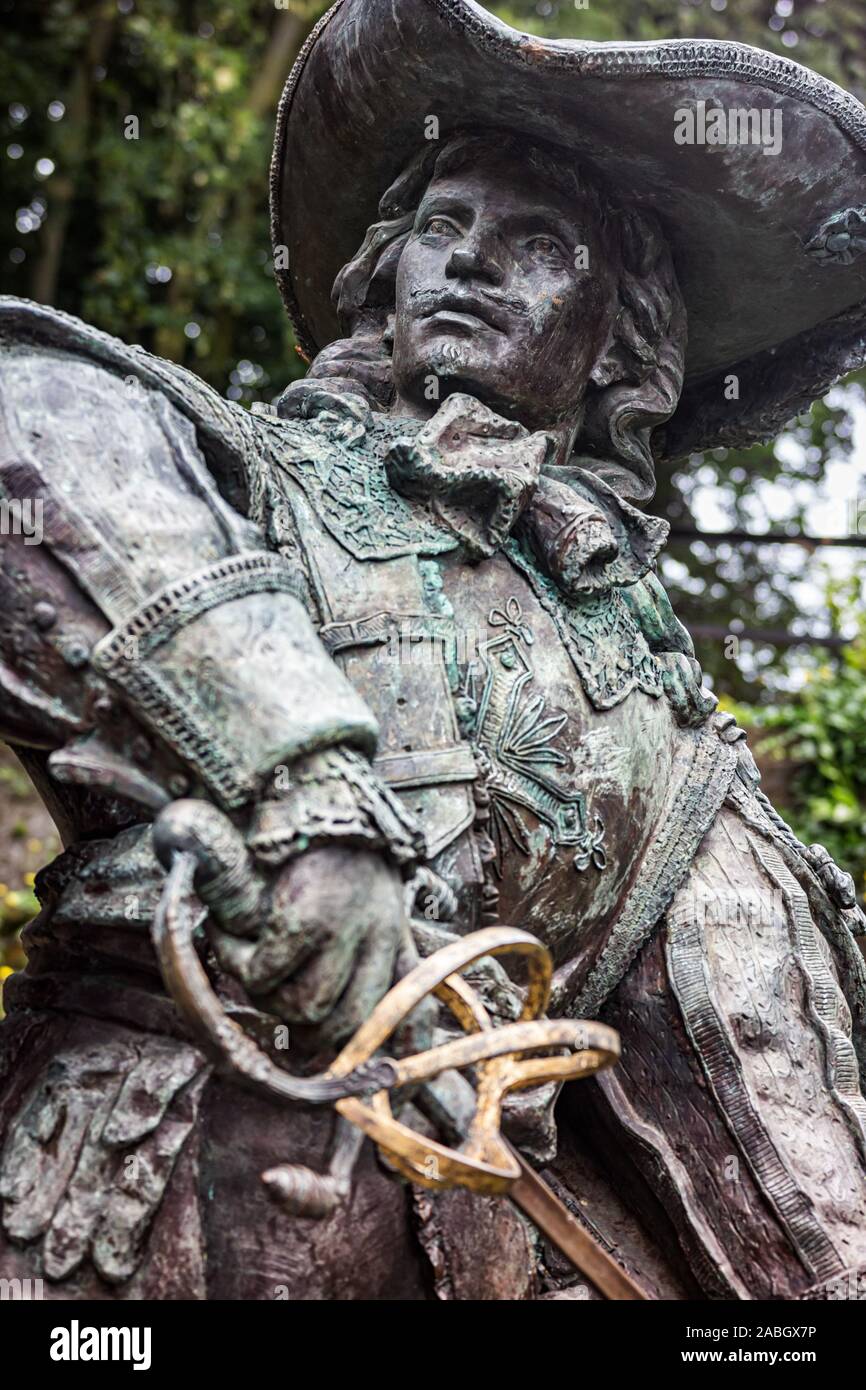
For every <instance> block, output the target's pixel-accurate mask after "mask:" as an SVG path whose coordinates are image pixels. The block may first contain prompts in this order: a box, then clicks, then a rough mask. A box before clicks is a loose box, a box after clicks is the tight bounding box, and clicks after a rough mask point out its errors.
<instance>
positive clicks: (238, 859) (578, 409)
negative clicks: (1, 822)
mask: <svg viewBox="0 0 866 1390" xmlns="http://www.w3.org/2000/svg"><path fill="white" fill-rule="evenodd" d="M864 174H866V110H864V108H863V107H862V106H861V105H859V103H858V102H857V101H855V100H854V99H853V98H851V97H849V96H848V95H846V94H845V93H844V92H842V91H841V90H839V89H838V88H837V87H835V86H834V85H833V84H831V83H830V82H827V81H825V80H824V79H822V78H821V77H818V76H816V75H814V74H813V73H811V72H808V71H806V70H805V69H803V68H801V67H799V66H798V65H797V64H796V63H793V62H791V61H789V60H787V59H782V58H778V57H774V56H772V55H770V54H768V53H764V52H761V51H759V50H756V49H753V48H749V47H746V46H744V45H739V44H735V43H718V42H715V41H708V40H693V41H688V42H685V41H684V42H679V41H670V42H663V43H636V44H594V43H571V42H547V41H544V40H542V39H538V38H533V37H530V36H527V35H525V34H520V33H517V32H515V31H513V30H511V29H509V28H507V27H505V26H503V25H502V24H501V23H499V22H498V21H497V20H495V19H494V18H492V17H491V16H490V15H488V14H487V13H486V12H485V11H484V10H483V9H482V8H481V7H480V6H479V5H478V4H475V3H472V0H400V3H399V4H394V3H393V0H338V3H337V4H336V5H335V6H334V7H333V9H332V10H331V11H330V12H329V13H328V14H327V15H326V16H325V18H324V19H323V20H322V22H321V23H320V24H319V25H318V27H317V28H316V30H315V31H314V32H313V34H312V36H311V38H310V40H309V42H308V44H307V46H306V47H305V49H304V51H303V53H302V55H301V57H300V59H299V61H298V63H297V65H296V67H295V70H294V72H293V73H292V75H291V77H290V79H289V82H288V85H287V87H286V91H285V94H284V96H283V100H282V103H281V106H280V110H279V117H278V122H277V135H276V147H275V152H274V160H273V168H272V184H271V189H272V211H273V236H274V263H275V267H276V270H277V278H278V281H279V285H280V289H281V292H282V294H283V297H284V300H285V303H286V307H287V309H288V311H289V314H290V315H291V318H292V321H293V323H294V326H295V330H296V333H297V337H298V341H299V343H300V344H301V347H302V349H303V351H304V352H305V353H306V354H307V356H308V358H309V360H310V364H311V365H310V369H309V373H308V375H307V377H306V379H304V380H303V381H301V382H297V383H295V384H294V385H292V386H291V387H290V388H289V389H288V390H287V391H286V392H285V394H284V395H283V397H282V398H281V400H280V402H279V406H278V409H277V411H276V413H273V412H272V413H270V414H269V413H267V412H266V411H265V412H262V413H258V414H255V413H249V412H247V411H245V410H243V409H242V408H240V407H239V406H236V405H233V404H231V403H229V402H227V401H225V400H223V399H222V398H220V397H219V396H218V395H216V394H215V393H214V392H213V391H212V390H210V389H209V388H208V387H206V386H205V385H204V384H203V383H202V382H200V381H199V380H197V379H196V378H195V377H194V376H193V375H192V374H190V373H189V372H187V371H185V370H183V369H181V368H180V367H177V366H175V365H173V364H171V363H169V362H165V361H161V360H159V359H156V358H154V357H152V356H150V355H149V354H147V353H146V352H144V351H143V350H141V349H140V348H135V347H126V346H124V345H123V344H122V343H121V342H119V341H116V340H115V339H113V338H109V337H108V336H106V335H104V334H102V333H100V332H98V331H96V330H94V329H91V328H89V327H87V326H86V325H84V324H82V323H80V322H78V321H76V320H74V319H71V318H69V317H68V316H66V315H64V314H62V313H59V312H56V311H54V310H52V309H49V308H46V307H42V306H38V305H35V304H31V303H28V302H25V301H20V300H4V301H3V302H2V306H0V352H2V356H3V371H2V378H0V499H2V503H3V506H4V508H5V515H6V516H7V517H12V518H15V517H18V518H19V520H22V521H23V520H24V519H29V521H30V522H31V523H32V524H31V525H29V526H25V525H23V524H22V525H19V526H8V527H6V534H4V535H3V537H2V540H0V611H2V620H0V734H2V736H3V737H4V738H5V739H6V740H7V741H8V742H9V743H10V744H11V745H12V746H13V747H14V748H15V750H16V751H17V753H18V756H19V757H20V759H21V761H22V762H23V764H24V766H25V767H26V769H27V771H28V772H29V774H30V776H31V778H32V780H33V782H34V783H35V785H36V787H37V788H38V790H39V792H40V794H41V795H42V796H43V798H44V800H45V802H46V805H47V806H48V808H49V809H50V811H51V813H52V815H53V816H54V818H55V820H56V823H57V825H58V827H59V829H60V832H61V834H62V838H63V843H64V845H65V849H64V851H63V853H62V854H61V855H60V857H59V858H58V859H57V860H56V861H55V862H54V863H52V864H51V865H49V866H48V867H47V868H46V869H45V870H44V871H43V872H42V873H41V875H40V876H39V879H38V885H37V886H38V894H39V898H40V903H41V907H42V910H41V912H40V914H39V916H38V917H37V918H36V920H35V921H34V922H33V923H32V924H31V926H30V927H29V928H28V930H27V932H26V950H27V955H28V965H27V968H26V970H24V971H23V972H22V973H21V974H20V975H18V976H16V977H14V978H13V979H12V980H10V982H9V984H8V985H7V990H6V997H7V1006H8V1017H7V1019H6V1021H5V1022H4V1023H3V1025H2V1029H0V1041H2V1053H0V1076H2V1090H0V1202H2V1212H0V1273H2V1275H3V1276H4V1277H6V1278H13V1277H22V1278H23V1277H30V1278H34V1277H36V1278H41V1279H43V1281H44V1287H45V1293H46V1296H48V1297H54V1298H59V1299H69V1298H73V1299H75V1298H89V1297H98V1298H115V1299H150V1298H162V1299H170V1298H172V1299H178V1298H197V1299H203V1298H214V1299H269V1298H291V1299H363V1298H368V1299H369V1298H375V1299H399V1300H424V1299H436V1298H442V1299H475V1298H484V1299H521V1300H532V1299H560V1300H561V1299H570V1298H580V1297H596V1296H598V1295H599V1294H607V1295H609V1296H613V1297H646V1298H666V1299H668V1298H673V1299H682V1298H694V1297H700V1298H714V1299H801V1298H806V1299H809V1298H818V1299H823V1298H833V1297H860V1298H862V1297H864V1296H866V1102H864V1095H863V1088H862V1084H861V1077H860V1072H859V1066H860V1065H862V1064H863V1062H864V1061H866V1051H864V1049H863V1041H864V1032H863V1025H864V1017H866V972H864V961H863V957H862V955H861V952H860V942H859V940H858V938H860V939H862V931H863V927H864V921H863V917H862V915H861V913H860V911H859V909H858V907H857V905H856V899H855V893H854V888H853V883H852V881H851V879H850V877H849V876H848V875H847V874H846V873H844V872H843V871H842V870H840V869H839V868H837V867H836V865H835V864H833V862H832V861H831V859H830V857H829V855H828V854H827V853H826V851H824V850H823V849H822V848H821V847H820V846H816V845H813V846H810V847H806V846H804V845H802V844H800V843H799V842H798V840H797V839H796V837H795V836H794V834H793V833H792V832H791V830H790V829H789V828H788V827H787V826H786V825H785V823H784V821H783V820H782V819H781V818H780V817H779V815H778V814H777V813H776V812H775V811H774V809H773V807H772V805H771V804H770V803H769V802H768V800H767V798H766V797H765V796H764V795H763V793H762V791H761V789H760V785H759V776H758V773H757V771H756V768H755V764H754V762H753V759H752V757H751V755H750V753H749V750H748V747H747V745H746V741H745V737H744V735H743V732H742V731H741V730H740V729H739V728H738V727H737V725H736V723H735V721H734V719H733V718H732V717H731V716H729V715H722V714H719V713H718V712H717V711H716V702H715V699H714V697H713V696H712V694H711V693H710V691H709V690H707V689H706V688H705V687H704V684H703V680H702V677H701V671H700V668H699V666H698V664H697V662H696V661H695V658H694V650H693V647H692V643H691V641H690V638H689V636H688V634H687V633H686V631H685V630H684V629H683V627H682V626H681V625H680V624H679V623H678V621H677V620H676V618H675V617H674V614H673V612H672V611H671V607H670V605H669V603H668V600H667V598H666V596H665V593H664V590H663V589H662V587H661V584H660V582H659V579H658V578H657V575H656V563H657V559H658V556H659V553H660V551H661V550H662V547H663V546H664V543H665V539H666V534H667V525H666V524H665V523H664V522H663V521H661V520H659V519H657V518H654V517H653V516H652V515H651V514H650V513H648V512H647V511H645V510H643V509H642V504H645V503H646V502H648V501H649V499H650V498H651V497H652V493H653V487H654V471H655V466H656V464H657V463H658V462H659V461H660V460H664V459H668V460H670V459H678V458H681V457H686V456H688V455H689V454H691V453H693V452H695V451H698V450H701V449H704V448H710V447H715V446H719V445H733V446H741V445H745V444H748V443H749V442H751V441H754V440H757V439H763V438H766V437H768V436H771V435H772V434H773V433H774V432H775V431H777V430H778V429H780V428H781V427H782V425H783V424H784V423H785V422H786V421H787V420H788V419H790V418H791V416H792V415H794V414H796V413H797V411H799V410H801V409H803V408H805V407H806V406H807V405H808V403H809V402H810V401H812V400H813V399H815V398H816V397H817V396H819V395H820V394H821V393H822V392H824V391H825V390H826V389H827V388H828V386H829V385H830V383H832V382H833V381H834V380H836V379H837V378H838V377H839V376H840V375H841V374H842V373H844V372H845V371H847V370H850V369H851V368H852V367H854V366H856V365H858V364H859V363H860V362H862V361H863V360H864V358H866V314H864V308H866V254H864V253H866V207H864V206H863V201H862V200H863V188H864ZM732 381H735V382H736V385H737V389H736V390H735V391H734V390H731V382H732ZM16 509H17V511H16Z"/></svg>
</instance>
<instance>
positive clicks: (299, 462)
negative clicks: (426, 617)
mask: <svg viewBox="0 0 866 1390" xmlns="http://www.w3.org/2000/svg"><path fill="white" fill-rule="evenodd" d="M316 423H317V422H316V421H306V422H304V423H303V424H302V425H293V424H292V423H291V422H288V421H283V422H281V423H280V427H279V431H280V432H279V433H277V432H275V431H274V430H272V431H271V433H270V444H271V449H272V461H273V464H274V466H275V467H276V468H277V470H278V471H282V472H284V473H287V474H288V475H289V477H291V478H293V479H294V480H295V482H297V483H298V484H299V485H300V486H301V487H302V488H303V490H304V492H305V493H306V494H307V497H308V498H309V500H310V503H311V505H312V506H313V508H314V509H315V511H316V512H317V514H318V515H319V516H320V517H321V519H322V522H323V523H324V525H325V526H326V527H327V529H328V531H330V533H331V535H332V536H333V537H334V539H335V540H336V541H338V542H339V543H340V545H343V546H345V548H346V550H348V551H349V553H350V554H351V555H354V557H355V559H356V560H390V559H395V558H396V557H397V556H399V555H416V554H419V553H422V552H423V553H424V554H425V555H441V554H444V553H445V552H446V551H448V550H455V549H456V548H457V546H458V545H459V544H460V541H459V540H458V538H457V537H456V536H455V535H454V534H453V533H452V532H451V531H449V530H446V529H445V527H444V526H442V525H441V524H439V523H437V522H435V521H434V520H433V519H432V517H430V516H429V515H428V514H427V512H426V511H425V510H424V509H423V508H422V507H420V506H418V505H417V504H415V505H413V504H412V503H410V502H407V501H406V500H405V498H403V497H401V496H400V494H399V493H398V492H395V491H394V489H393V488H392V487H391V485H390V483H389V482H388V478H387V476H386V474H385V469H384V455H385V453H386V452H387V450H388V449H389V448H390V447H391V445H392V444H393V443H394V442H395V440H396V439H397V438H398V437H401V436H404V435H408V434H410V433H411V431H412V429H413V427H415V428H417V422H413V421H411V420H400V421H399V422H392V421H389V420H383V419H378V418H377V419H376V421H375V424H374V425H373V426H371V427H370V428H369V429H368V430H367V431H366V434H365V436H364V437H363V438H362V439H355V440H351V441H350V442H348V443H347V442H346V441H344V440H340V439H335V438H334V437H333V435H331V434H329V433H328V432H327V430H325V429H324V428H323V429H322V430H320V431H317V430H316V428H315V426H316Z"/></svg>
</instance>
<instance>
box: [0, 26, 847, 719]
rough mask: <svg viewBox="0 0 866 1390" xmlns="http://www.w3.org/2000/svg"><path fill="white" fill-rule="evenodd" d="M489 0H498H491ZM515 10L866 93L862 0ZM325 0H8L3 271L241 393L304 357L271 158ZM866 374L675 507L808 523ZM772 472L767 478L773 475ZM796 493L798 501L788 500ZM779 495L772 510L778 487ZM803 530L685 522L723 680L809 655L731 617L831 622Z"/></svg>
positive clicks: (700, 620) (713, 657) (770, 676)
mask: <svg viewBox="0 0 866 1390" xmlns="http://www.w3.org/2000/svg"><path fill="white" fill-rule="evenodd" d="M488 3H489V0H488ZM490 7H491V8H492V9H494V10H495V11H496V12H497V13H498V14H500V15H501V17H502V18H503V19H505V20H506V21H507V22H509V23H512V24H515V25H517V26H518V27H523V28H529V29H531V30H533V31H534V32H536V33H540V34H546V35H552V36H557V37H573V38H584V39H587V38H591V39H596V40H613V39H633V40H634V39H644V40H645V39H653V38H667V37H677V36H686V37H689V36H690V37H702V36H705V37H719V38H735V39H738V40H742V41H744V42H748V43H755V44H759V45H761V46H763V47H766V48H771V49H773V50H774V51H776V52H779V53H783V54H786V55H788V56H793V57H796V58H797V59H798V60H799V61H801V62H805V63H807V64H810V65H811V66H813V67H815V68H816V69H817V70H818V71H820V72H822V73H824V74H825V75H826V76H828V77H831V78H833V79H834V80H836V81H839V82H841V83H842V84H843V85H845V86H847V87H848V88H849V89H850V90H852V91H854V92H855V93H857V94H858V95H859V96H860V97H861V98H862V97H864V96H866V41H864V28H866V21H864V16H863V0H775V4H774V3H772V0H603V3H602V0H509V2H508V3H503V4H496V3H493V4H491V5H490ZM325 8H326V4H325V3H322V2H320V0H278V3H268V0H209V3H207V4H205V3H204V0H147V3H146V4H144V3H143V0H138V3H137V2H136V0H0V18H2V21H3V29H4V42H3V48H2V52H0V91H2V92H3V94H4V97H3V100H4V106H3V108H2V109H0V178H2V187H3V191H4V195H5V196H4V199H3V209H4V211H3V214H2V216H0V291H2V292H4V293H11V294H21V295H29V296H31V297H33V298H36V299H39V300H41V301H43V302H46V303H54V304H57V305H59V306H60V307H61V308H64V309H67V310H69V311H70V312H72V313H75V314H79V315H80V316H82V317H83V318H85V319H88V320H90V321H91V322H93V323H95V324H97V325H98V326H99V327H102V328H105V329H107V330H108V331H109V332H112V333H115V334H117V335H118V336H121V337H125V338H127V339H135V340H137V341H140V342H142V343H143V344H144V345H145V346H146V347H148V348H150V349H151V350H152V351H155V352H158V353H160V354H162V355H164V356H167V357H171V358H173V359H175V360H176V361H181V362H184V363H185V364H186V365H188V366H190V367H192V368H193V369H194V370H196V371H197V372H199V373H200V374H201V375H202V376H203V377H204V378H205V379H206V380H208V381H209V382H211V383H212V384H213V385H214V386H215V387H216V388H217V389H218V390H220V391H223V392H225V393H226V394H227V395H228V396H230V397H231V398H232V399H234V400H238V401H241V402H244V403H246V404H249V403H251V402H252V401H254V400H258V399H271V398H273V397H274V396H275V395H276V394H277V393H278V392H279V390H280V389H282V387H283V386H284V385H285V384H286V382H287V381H288V380H289V379H290V378H292V377H294V376H297V375H299V374H301V373H302V371H303V364H302V363H301V362H300V360H299V359H298V357H297V356H296V354H295V352H294V342H293V339H292V334H291V330H290V328H289V326H288V323H287V322H286V319H285V315H284V314H283V311H282V307H281V303H280V299H279V296H278V294H277V292H276V290H275V288H274V285H273V277H272V269H271V259H270V249H269V238H268V217H267V206H266V204H267V196H266V194H267V187H266V185H267V168H268V160H269V154H270V141H271V135H272V128H273V113H274V109H275V106H276V102H277V98H278V95H279V91H280V88H281V86H282V83H283V81H284V79H285V77H286V75H287V73H288V71H289V69H290V67H291V64H292V62H293V60H294V58H295V56H296V54H297V52H298V50H299V49H300V46H301V44H302V43H303V41H304V39H305V37H306V35H307V34H308V33H309V31H310V29H311V28H312V26H313V24H314V23H315V22H316V20H317V19H318V18H319V17H320V15H321V14H322V13H323V12H324V10H325ZM864 381H866V374H863V373H861V374H860V375H859V377H856V378H853V379H852V382H853V383H854V384H852V386H851V388H850V389H849V390H848V391H845V392H836V393H834V394H832V395H831V397H830V398H828V400H827V401H823V402H819V403H818V404H817V405H816V406H815V407H814V408H813V410H812V411H811V412H810V414H809V415H808V416H806V417H804V418H803V419H801V420H799V421H796V422H793V424H792V426H791V429H790V430H789V431H788V432H786V435H785V437H784V438H783V440H782V441H780V442H778V443H777V444H776V445H775V446H773V447H770V446H767V447H760V448H754V449H751V450H748V451H722V450H720V451H716V452H715V453H713V454H712V455H707V456H704V457H701V458H695V459H690V460H688V461H687V462H686V463H684V464H682V465H680V466H679V467H678V468H676V469H668V470H664V471H662V473H661V476H660V477H659V491H658V496H657V499H656V502H655V503H654V504H653V505H654V510H656V511H658V512H659V513H661V514H663V515H665V516H667V517H668V518H669V520H671V522H672V523H674V524H675V525H677V526H681V527H684V528H690V527H694V526H695V524H696V520H697V519H698V518H701V517H702V516H703V514H704V512H705V510H706V505H705V504H706V499H707V497H710V498H712V501H713V506H714V515H715V517H716V521H714V523H713V524H724V523H725V522H726V523H727V525H728V526H730V527H735V528H739V527H742V528H744V529H753V530H754V529H757V530H765V529H767V525H766V518H765V517H764V516H763V515H762V513H763V512H767V515H768V516H769V518H770V520H772V522H773V524H774V526H775V527H781V528H785V527H786V526H787V527H793V528H795V529H797V530H799V531H803V530H808V529H809V520H810V511H812V510H813V508H814V504H815V500H816V499H817V498H819V497H820V496H821V488H822V486H823V485H824V483H825V479H826V475H827V469H828V466H829V465H830V463H831V462H832V460H833V459H835V458H838V457H844V456H846V455H847V454H849V453H850V451H851V441H852V411H853V409H854V407H855V405H856V401H857V395H856V392H857V391H858V389H859V387H858V385H857V384H856V383H858V382H859V383H861V384H862V383H863V382H864ZM756 480H760V485H759V486H756ZM780 498H781V499H782V500H781V502H780ZM770 499H771V500H772V504H773V505H772V508H771V509H770V510H769V511H768V510H767V509H768V507H769V500H770ZM802 571H803V552H801V551H797V550H795V549H794V548H791V547H770V546H761V547H754V546H743V545H740V544H737V545H733V544H730V543H728V544H723V545H719V544H717V543H712V544H709V543H707V542H702V541H697V542H689V541H686V540H679V541H675V542H674V543H673V544H672V545H671V547H670V552H669V558H668V559H667V561H666V568H665V578H666V581H667V583H668V585H669V588H670V590H671V594H672V597H673V600H674V602H675V604H676V606H677V610H678V612H679V613H680V615H681V616H682V618H683V619H684V621H686V622H687V623H688V624H689V625H690V626H693V627H695V628H697V629H698V631H699V632H701V631H704V632H705V633H707V634H708V635H706V636H704V637H699V640H698V653H699V656H700V658H701V661H702V663H703V665H704V667H705V669H706V670H707V672H708V673H709V675H710V676H711V678H712V679H713V680H714V682H715V684H716V686H717V688H718V689H720V690H723V691H728V692H730V693H731V694H732V695H733V696H736V697H737V698H740V699H752V700H754V699H758V698H762V697H763V695H764V694H765V693H766V694H768V695H769V694H772V691H773V689H776V688H779V687H780V686H781V687H784V686H785V684H786V682H788V681H789V680H790V677H791V672H792V671H795V670H796V666H797V663H798V662H799V661H800V659H801V658H800V656H799V655H795V656H794V657H789V656H788V655H787V654H786V651H785V649H784V648H783V649H779V648H776V647H772V646H769V645H767V644H766V643H763V644H762V643H761V642H754V641H750V640H743V641H741V643H740V650H739V659H738V660H730V659H729V652H730V644H728V643H726V642H725V640H724V635H725V634H726V633H727V632H729V631H734V632H736V631H738V630H740V629H741V628H742V629H746V630H759V631H762V630H766V629H768V628H769V629H774V630H779V629H782V630H790V631H792V632H793V633H795V634H797V633H799V634H800V635H803V634H804V633H809V632H810V631H811V632H820V631H821V630H825V631H829V630H830V627H829V619H828V617H827V615H826V614H824V613H821V611H820V605H818V609H817V611H815V612H810V611H809V610H810V605H811V606H812V607H813V608H814V607H815V604H816V594H817V591H816V590H815V589H814V586H812V587H811V588H810V586H808V585H807V586H803V585H802V584H798V583H797V582H796V581H797V580H798V579H799V578H801V577H802Z"/></svg>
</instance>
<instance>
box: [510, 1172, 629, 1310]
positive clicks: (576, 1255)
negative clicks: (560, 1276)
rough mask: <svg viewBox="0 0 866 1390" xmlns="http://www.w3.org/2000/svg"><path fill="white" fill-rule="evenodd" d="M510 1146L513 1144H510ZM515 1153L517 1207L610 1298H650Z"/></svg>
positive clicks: (513, 1196) (513, 1190) (512, 1193)
mask: <svg viewBox="0 0 866 1390" xmlns="http://www.w3.org/2000/svg"><path fill="white" fill-rule="evenodd" d="M509 1147H511V1146H510V1145H509ZM512 1153H513V1154H514V1157H515V1158H516V1160H517V1162H518V1163H519V1164H520V1177H519V1178H518V1179H517V1181H516V1183H515V1184H514V1186H513V1187H511V1188H510V1189H509V1192H508V1195H509V1197H510V1198H511V1200H512V1202H513V1203H514V1204H515V1206H517V1207H519V1208H520V1210H521V1211H522V1212H523V1213H524V1214H525V1215H526V1216H528V1217H529V1219H530V1221H532V1222H533V1223H534V1225H536V1226H537V1227H538V1229H539V1230H540V1231H541V1232H542V1234H543V1235H546V1236H547V1238H548V1240H550V1241H552V1242H553V1244H554V1245H555V1246H556V1248H557V1250H560V1251H561V1252H562V1254H563V1255H565V1257H566V1259H568V1260H570V1261H571V1263H572V1264H573V1265H574V1267H575V1269H576V1270H577V1271H578V1272H579V1273H580V1274H584V1275H585V1276H586V1278H587V1279H589V1280H590V1282H591V1283H593V1284H594V1285H595V1287H596V1288H597V1289H598V1291H599V1293H602V1294H604V1296H605V1298H610V1299H629V1300H636V1299H646V1298H647V1295H646V1294H645V1293H644V1291H643V1289H642V1288H640V1286H639V1285H638V1284H636V1283H635V1281H634V1280H633V1279H632V1278H631V1276H630V1275H628V1274H626V1272H625V1270H624V1269H623V1268H622V1267H621V1266H620V1265H618V1264H617V1262H616V1260H614V1259H613V1258H612V1256H610V1255H609V1254H608V1253H607V1251H606V1250H603V1249H602V1247H601V1246H600V1245H599V1244H598V1241H596V1240H595V1239H593V1237H592V1236H591V1235H590V1234H589V1231H585V1230H584V1228H583V1227H582V1226H581V1224H580V1222H579V1221H576V1220H575V1218H574V1217H573V1216H572V1214H571V1212H570V1211H569V1210H568V1208H567V1207H566V1206H564V1205H563V1203H562V1202H561V1201H560V1200H559V1198H558V1197H557V1195H556V1193H555V1192H553V1191H552V1190H551V1189H550V1188H549V1187H548V1186H547V1183H546V1182H544V1181H543V1180H542V1179H541V1178H540V1177H539V1176H538V1174H537V1173H536V1172H535V1171H534V1170H533V1169H532V1168H530V1167H529V1164H528V1163H526V1162H524V1160H523V1159H522V1158H521V1156H520V1154H519V1153H518V1152H517V1151H516V1149H512Z"/></svg>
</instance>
